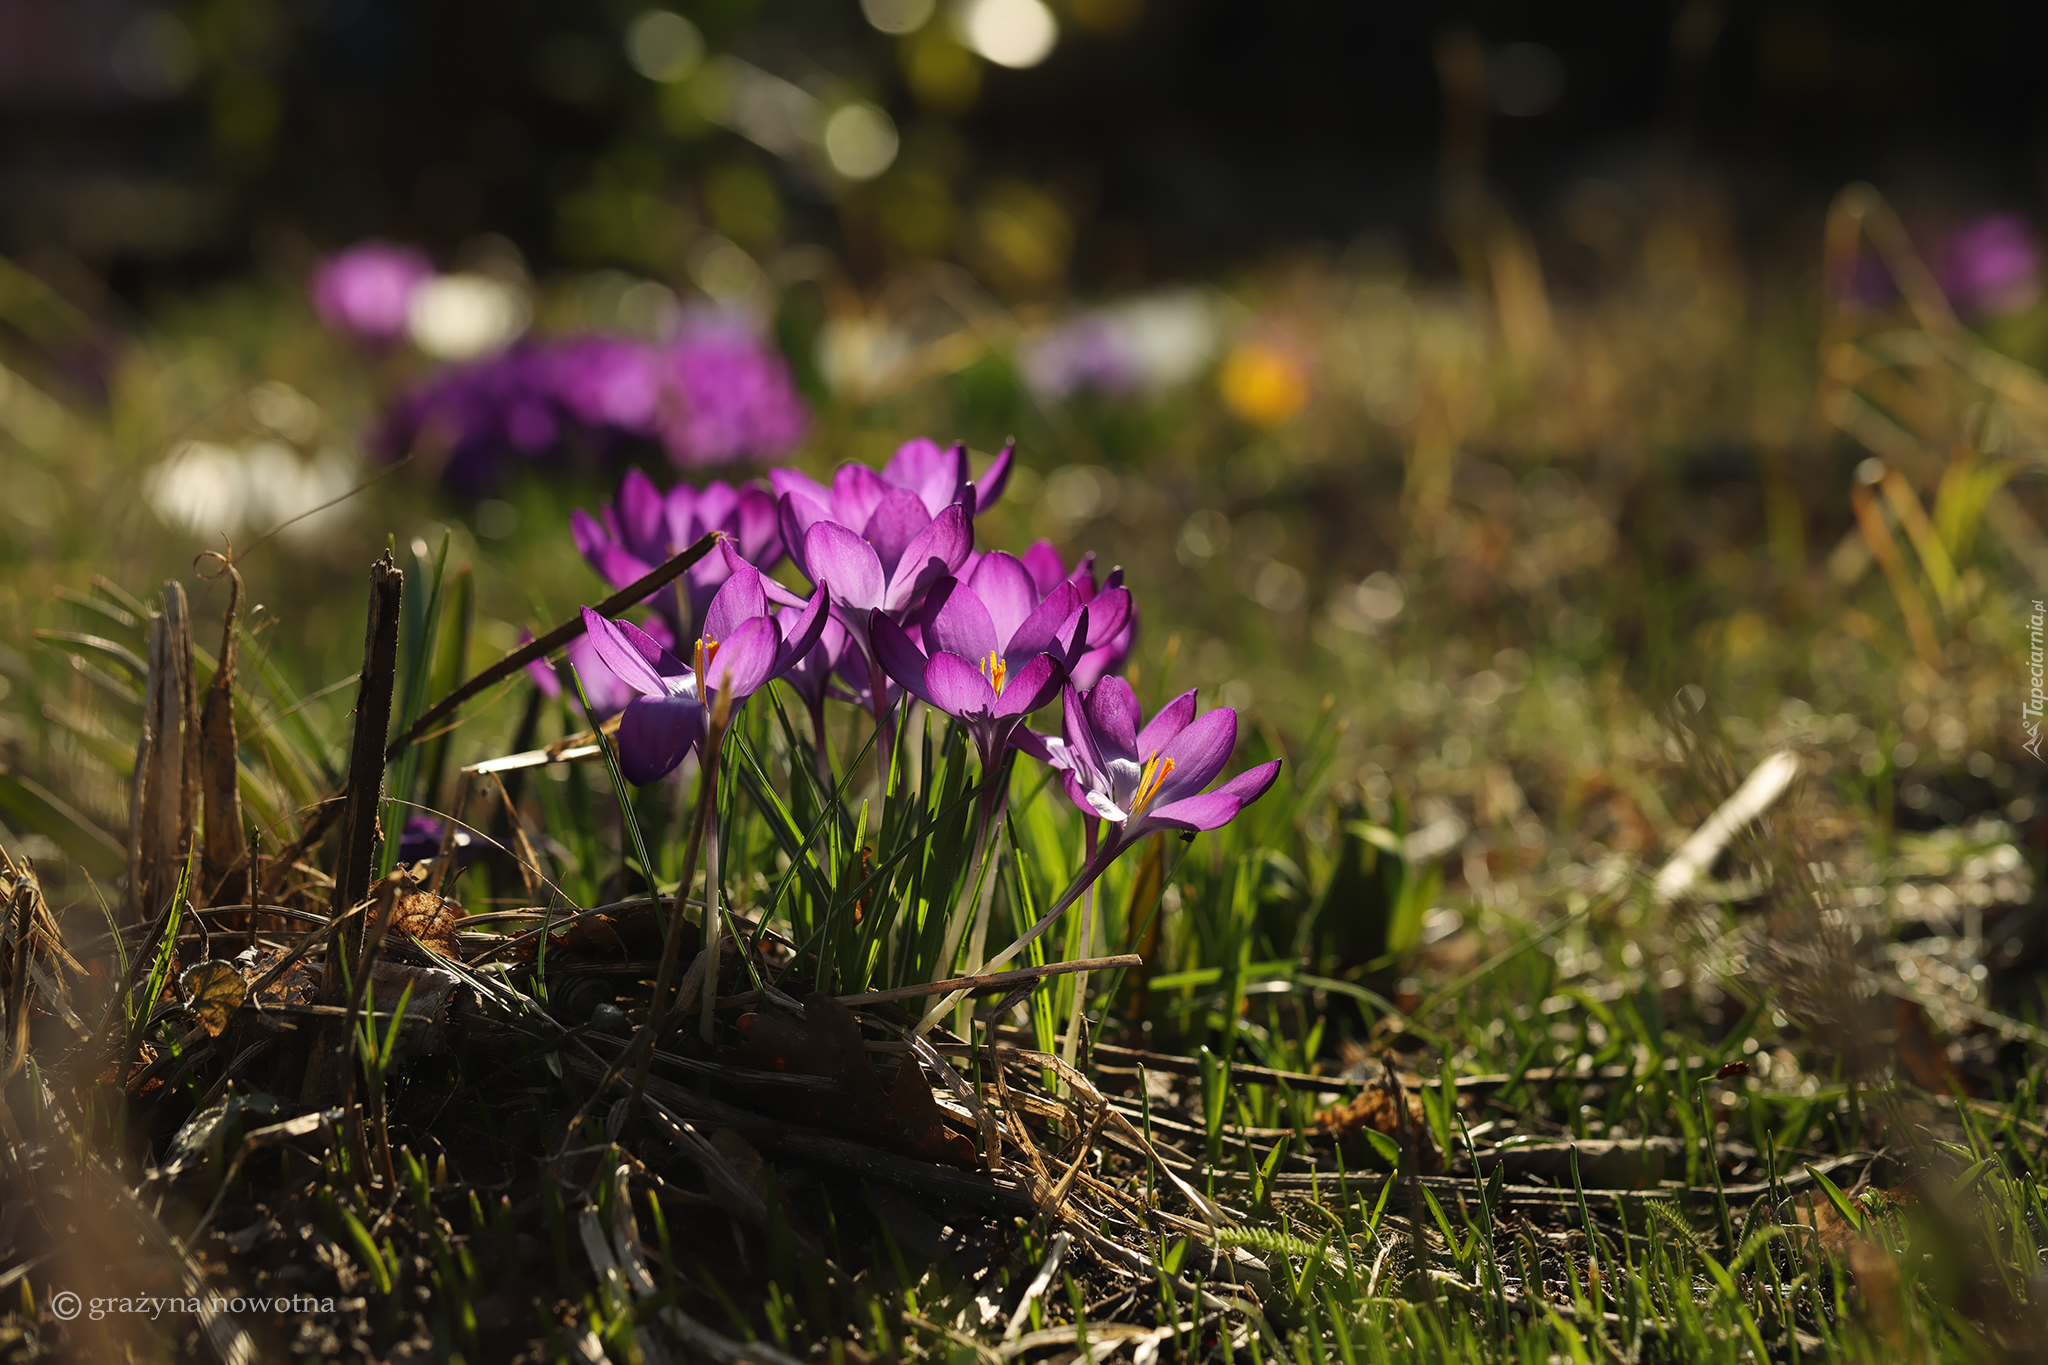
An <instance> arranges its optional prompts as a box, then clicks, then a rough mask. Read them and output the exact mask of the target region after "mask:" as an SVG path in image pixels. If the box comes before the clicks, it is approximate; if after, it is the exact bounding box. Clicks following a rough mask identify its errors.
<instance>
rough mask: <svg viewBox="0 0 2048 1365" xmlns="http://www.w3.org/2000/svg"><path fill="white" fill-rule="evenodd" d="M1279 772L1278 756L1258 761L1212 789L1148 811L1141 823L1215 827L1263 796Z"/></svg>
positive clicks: (1223, 823) (1175, 826)
mask: <svg viewBox="0 0 2048 1365" xmlns="http://www.w3.org/2000/svg"><path fill="white" fill-rule="evenodd" d="M1279 775H1280V760H1279V759H1277V758H1276V759H1274V760H1272V761H1271V762H1270V763H1261V764H1260V765H1259V766H1258V767H1256V768H1252V769H1249V770H1247V771H1245V772H1241V773H1239V774H1238V775H1237V776H1236V777H1233V778H1231V779H1230V780H1229V781H1228V782H1226V783H1224V784H1223V785H1222V786H1220V787H1218V788H1217V789H1216V790H1215V791H1212V792H1203V793H1201V794H1200V795H1198V796H1188V797H1183V798H1182V799H1180V800H1178V801H1172V802H1169V803H1167V804H1166V805H1163V806H1160V807H1158V808H1157V809H1155V810H1152V811H1149V812H1147V813H1146V815H1145V817H1144V823H1145V824H1147V825H1165V826H1167V827H1168V828H1170V829H1186V830H1197V829H1216V828H1217V827H1219V826H1221V825H1227V824H1229V823H1230V822H1231V821H1232V820H1235V819H1236V818H1237V815H1238V812H1239V811H1242V810H1243V809H1244V808H1245V807H1246V806H1249V805H1250V804H1251V803H1252V802H1254V801H1256V800H1258V799H1259V798H1260V797H1261V796H1264V795H1265V794H1266V790H1267V788H1269V787H1271V786H1272V785H1273V779H1274V778H1276V777H1278V776H1279Z"/></svg>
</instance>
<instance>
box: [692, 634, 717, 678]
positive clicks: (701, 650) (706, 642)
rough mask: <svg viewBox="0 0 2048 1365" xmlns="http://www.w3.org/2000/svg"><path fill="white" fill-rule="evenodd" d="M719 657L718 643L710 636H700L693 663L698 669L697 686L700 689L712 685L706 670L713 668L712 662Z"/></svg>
mask: <svg viewBox="0 0 2048 1365" xmlns="http://www.w3.org/2000/svg"><path fill="white" fill-rule="evenodd" d="M717 657H718V641H716V640H714V639H712V638H711V637H710V636H709V635H700V636H698V637H697V651H696V658H695V659H694V660H693V661H692V662H693V663H694V665H695V668H696V673H697V685H698V686H699V687H708V686H710V685H711V679H710V677H709V676H708V674H707V673H706V670H707V669H709V668H710V667H711V661H712V660H713V659H715V658H717Z"/></svg>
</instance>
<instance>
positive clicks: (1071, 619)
mask: <svg viewBox="0 0 2048 1365" xmlns="http://www.w3.org/2000/svg"><path fill="white" fill-rule="evenodd" d="M1085 611H1086V609H1085V608H1083V607H1082V606H1081V600H1080V594H1079V593H1078V592H1076V591H1075V589H1074V586H1073V584H1071V583H1062V584H1060V585H1059V587H1058V588H1057V589H1056V590H1055V591H1054V592H1053V593H1051V594H1050V595H1048V596H1047V597H1046V598H1045V599H1044V600H1042V601H1041V600H1039V597H1038V593H1037V590H1036V588H1035V586H1034V585H1033V584H1032V582H1031V575H1030V573H1029V572H1027V571H1026V570H1025V568H1024V566H1023V565H1022V564H1021V563H1019V562H1018V561H1017V559H1016V558H1015V557H1013V556H1011V555H1006V554H991V555H985V556H983V557H982V561H981V563H980V564H979V565H977V566H976V568H975V574H974V581H973V583H972V584H968V583H962V582H961V581H960V580H959V579H957V578H950V577H949V578H943V579H940V580H939V582H938V583H937V584H935V585H934V586H933V588H932V593H931V597H930V600H929V601H928V602H927V603H926V605H925V609H924V613H923V616H922V624H923V626H924V644H923V647H921V648H920V647H919V646H918V645H917V644H916V643H915V642H913V641H912V640H911V638H910V636H909V635H908V634H907V633H905V631H904V629H903V627H901V626H899V625H897V624H896V622H894V621H893V620H891V619H889V617H888V615H887V614H886V613H883V612H880V611H877V612H875V613H874V614H873V617H872V620H871V623H870V629H871V630H872V631H873V637H874V645H875V654H876V657H877V658H878V659H879V660H880V662H881V665H882V667H883V669H884V670H886V671H887V673H888V674H889V676H890V677H892V678H894V679H895V680H896V681H897V682H898V683H900V684H902V685H903V687H904V689H905V690H906V691H908V692H909V693H910V694H911V695H913V696H915V697H917V698H918V699H919V700H920V701H923V702H924V703H926V704H927V705H929V706H932V707H936V708H937V709H938V710H941V711H944V712H945V713H946V714H947V715H949V716H952V717H954V718H955V719H957V720H959V721H960V722H961V723H962V724H964V725H966V727H967V730H968V733H969V734H971V735H972V736H973V737H974V742H975V747H976V748H977V749H978V750H979V752H980V755H981V763H982V767H983V769H984V770H986V769H988V768H990V767H992V766H993V765H994V763H995V761H996V760H997V759H998V758H1000V757H1001V756H1002V752H1003V750H1004V749H1007V748H1008V747H1009V745H1010V738H1011V736H1012V735H1014V734H1015V733H1016V731H1017V727H1018V726H1019V725H1021V724H1022V723H1023V721H1024V717H1026V716H1028V715H1030V714H1031V713H1032V712H1033V711H1036V710H1037V709H1038V708H1039V707H1041V706H1043V705H1045V704H1046V703H1047V702H1049V701H1051V700H1052V699H1053V696H1054V694H1055V693H1056V692H1057V691H1058V690H1059V685H1060V683H1061V682H1062V681H1064V680H1065V678H1066V671H1067V670H1066V656H1067V654H1068V652H1069V650H1070V649H1071V648H1072V645H1071V640H1072V639H1073V637H1074V636H1075V635H1076V634H1077V633H1078V632H1079V631H1082V630H1085V629H1086V621H1085ZM1062 632H1064V633H1065V634H1066V635H1067V637H1068V640H1069V643H1067V644H1063V643H1062V641H1061V638H1060V637H1061V634H1062Z"/></svg>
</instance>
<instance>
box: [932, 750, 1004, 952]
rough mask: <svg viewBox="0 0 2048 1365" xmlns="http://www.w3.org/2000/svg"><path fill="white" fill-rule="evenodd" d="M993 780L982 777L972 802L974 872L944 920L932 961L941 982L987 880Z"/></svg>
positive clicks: (968, 864) (972, 857)
mask: <svg viewBox="0 0 2048 1365" xmlns="http://www.w3.org/2000/svg"><path fill="white" fill-rule="evenodd" d="M985 771H986V770H984V772H985ZM993 782H994V779H993V778H987V777H984V779H983V783H984V785H983V787H982V793H981V798H982V799H981V800H980V801H978V802H976V803H975V804H976V805H977V806H979V807H980V808H981V821H980V824H979V825H978V827H977V828H976V829H975V831H974V852H973V854H972V855H971V856H970V857H969V858H968V860H967V866H968V867H969V868H971V869H973V871H972V873H971V875H969V877H968V878H967V880H966V882H965V883H964V884H963V885H962V886H961V888H960V899H959V901H957V902H956V903H955V904H954V906H953V913H952V915H951V916H950V917H949V918H948V919H947V921H946V937H945V939H944V940H943V941H942V942H941V943H940V945H939V959H938V961H937V962H935V963H933V964H932V980H934V981H944V980H945V979H946V978H947V977H949V976H951V975H953V957H954V954H956V953H958V952H959V951H960V937H961V935H962V934H964V933H966V932H967V922H968V920H969V919H970V918H972V917H973V916H974V912H975V902H976V900H977V896H976V894H975V893H976V892H978V891H979V890H980V889H981V885H982V883H983V882H984V881H988V880H989V879H988V876H987V871H988V858H989V851H990V850H989V843H990V840H989V833H990V831H991V829H992V827H993V824H994V822H993V821H991V820H990V819H989V810H988V807H989V786H990V785H991V784H992V783H993ZM989 884H990V886H991V887H993V886H994V883H993V881H989ZM984 913H985V911H984ZM976 950H977V951H979V944H977V945H976ZM972 970H973V969H972V968H970V969H969V974H970V975H971V974H972Z"/></svg>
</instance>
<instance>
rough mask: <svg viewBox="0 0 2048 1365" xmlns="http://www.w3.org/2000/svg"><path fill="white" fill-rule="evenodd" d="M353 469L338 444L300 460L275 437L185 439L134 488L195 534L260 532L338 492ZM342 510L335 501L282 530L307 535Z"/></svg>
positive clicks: (336, 520) (333, 522)
mask: <svg viewBox="0 0 2048 1365" xmlns="http://www.w3.org/2000/svg"><path fill="white" fill-rule="evenodd" d="M356 476H357V465H356V461H355V459H354V457H352V456H350V455H349V454H347V453H346V452H345V451H341V450H325V451H322V452H321V453H320V454H319V455H318V456H316V457H315V458H313V459H311V460H307V459H304V458H302V457H301V456H300V455H299V454H298V452H297V451H295V450H293V449H292V448H291V447H290V446H288V445H286V444H284V443H283V442H282V441H258V442H256V443H255V444H254V445H251V446H249V447H248V448H247V449H246V450H236V449H235V448H234V447H232V446H225V445H220V444H218V443H216V442H213V441H186V442H184V443H182V444H180V445H179V446H177V447H176V448H175V449H173V450H172V451H171V453H170V455H169V456H167V457H166V458H165V459H164V460H162V461H161V462H160V463H158V464H157V465H155V466H154V467H153V468H151V469H150V470H149V471H148V472H147V473H145V474H144V475H143V476H142V492H143V496H144V498H146V499H147V500H148V502H149V505H150V507H151V509H153V510H154V511H155V512H156V514H157V516H158V517H159V518H160V519H161V520H163V521H164V522H165V523H167V524H168V525H171V526H176V527H179V528H181V529H183V530H186V531H190V532H192V533H194V534H196V535H203V536H215V535H226V536H233V535H236V534H238V533H239V532H241V531H244V530H248V531H253V532H256V533H257V534H261V533H263V532H265V531H268V530H270V529H271V528H272V527H274V526H277V525H278V524H279V523H281V522H284V521H287V520H289V519H290V518H292V517H296V516H298V515H299V514H300V513H302V512H306V511H309V510H311V509H312V508H315V507H319V506H320V505H321V504H322V503H324V502H327V501H329V500H331V499H333V498H336V497H339V496H340V495H341V494H343V493H346V492H347V491H348V490H349V488H350V487H351V486H352V485H353V484H354V482H355V479H356ZM347 517H348V511H347V504H346V503H343V504H340V505H338V506H335V507H330V508H326V509H325V510H323V511H320V512H318V513H315V514H314V515H312V516H309V517H306V518H304V519H303V520H300V521H296V522H293V523H292V524H291V525H290V526H287V527H285V528H284V531H283V532H282V534H283V535H284V536H285V537H286V538H288V539H291V540H298V541H307V540H314V539H317V538H319V537H320V536H322V535H324V534H326V533H327V532H328V531H330V530H332V529H333V528H335V527H337V526H339V525H340V524H341V523H342V522H344V521H346V520H347Z"/></svg>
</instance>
